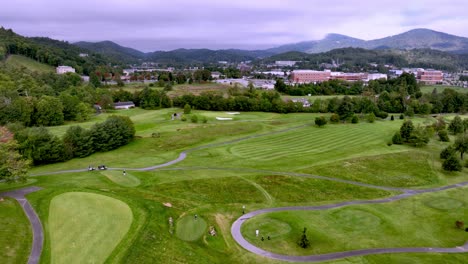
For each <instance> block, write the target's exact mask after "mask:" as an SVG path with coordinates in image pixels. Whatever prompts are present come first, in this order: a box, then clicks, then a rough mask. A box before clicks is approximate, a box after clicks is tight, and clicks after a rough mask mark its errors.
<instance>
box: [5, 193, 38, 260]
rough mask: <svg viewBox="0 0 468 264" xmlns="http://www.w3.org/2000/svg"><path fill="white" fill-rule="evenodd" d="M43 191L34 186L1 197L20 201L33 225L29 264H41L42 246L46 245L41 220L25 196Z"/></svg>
mask: <svg viewBox="0 0 468 264" xmlns="http://www.w3.org/2000/svg"><path fill="white" fill-rule="evenodd" d="M41 189H42V188H39V187H34V186H33V187H26V188H22V189H18V190H14V191H7V192H2V193H0V197H1V196H8V197H11V198H14V199H15V200H16V201H18V202H19V204H20V205H21V207H22V208H23V210H24V212H25V213H26V216H27V217H28V219H29V222H30V223H31V227H32V231H33V243H32V248H31V253H30V254H29V259H28V264H37V263H39V259H40V257H41V252H42V246H43V244H44V233H43V231H42V224H41V220H40V219H39V217H38V216H37V214H36V212H35V211H34V209H33V208H32V206H31V204H30V203H29V202H28V200H27V199H26V197H25V196H26V195H27V194H29V193H32V192H36V191H39V190H41Z"/></svg>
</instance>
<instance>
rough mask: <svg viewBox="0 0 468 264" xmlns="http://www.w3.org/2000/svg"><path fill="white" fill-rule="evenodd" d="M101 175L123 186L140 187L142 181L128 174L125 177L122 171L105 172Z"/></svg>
mask: <svg viewBox="0 0 468 264" xmlns="http://www.w3.org/2000/svg"><path fill="white" fill-rule="evenodd" d="M101 174H102V175H104V176H106V177H107V178H108V179H109V180H111V181H113V182H115V183H116V184H118V185H121V186H125V187H136V186H138V185H140V179H138V178H137V177H135V176H133V175H132V174H130V173H128V172H127V175H125V176H124V175H123V172H122V171H103V172H101Z"/></svg>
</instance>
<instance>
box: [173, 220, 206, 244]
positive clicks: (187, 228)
mask: <svg viewBox="0 0 468 264" xmlns="http://www.w3.org/2000/svg"><path fill="white" fill-rule="evenodd" d="M206 228H207V224H206V221H205V220H204V219H203V218H201V217H199V216H197V218H195V216H193V215H187V216H184V217H182V218H181V219H179V220H178V221H177V227H176V235H177V237H178V238H180V239H182V240H185V241H195V240H197V239H199V238H201V237H202V236H203V234H204V233H205V231H206V230H207V229H206Z"/></svg>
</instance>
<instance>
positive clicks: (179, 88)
mask: <svg viewBox="0 0 468 264" xmlns="http://www.w3.org/2000/svg"><path fill="white" fill-rule="evenodd" d="M229 87H231V86H230V85H225V84H219V83H212V82H207V83H201V84H197V83H194V84H178V85H174V86H173V88H172V91H170V92H168V95H169V96H171V97H172V96H181V95H184V94H189V93H190V94H195V95H199V94H201V93H203V92H220V93H222V94H227V90H228V89H229Z"/></svg>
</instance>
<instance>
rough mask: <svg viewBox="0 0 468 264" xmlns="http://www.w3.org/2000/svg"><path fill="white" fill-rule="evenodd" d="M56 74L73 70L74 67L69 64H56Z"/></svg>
mask: <svg viewBox="0 0 468 264" xmlns="http://www.w3.org/2000/svg"><path fill="white" fill-rule="evenodd" d="M56 70H57V74H64V73H67V72H75V69H74V68H73V67H70V66H58V67H57V69H56Z"/></svg>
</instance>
